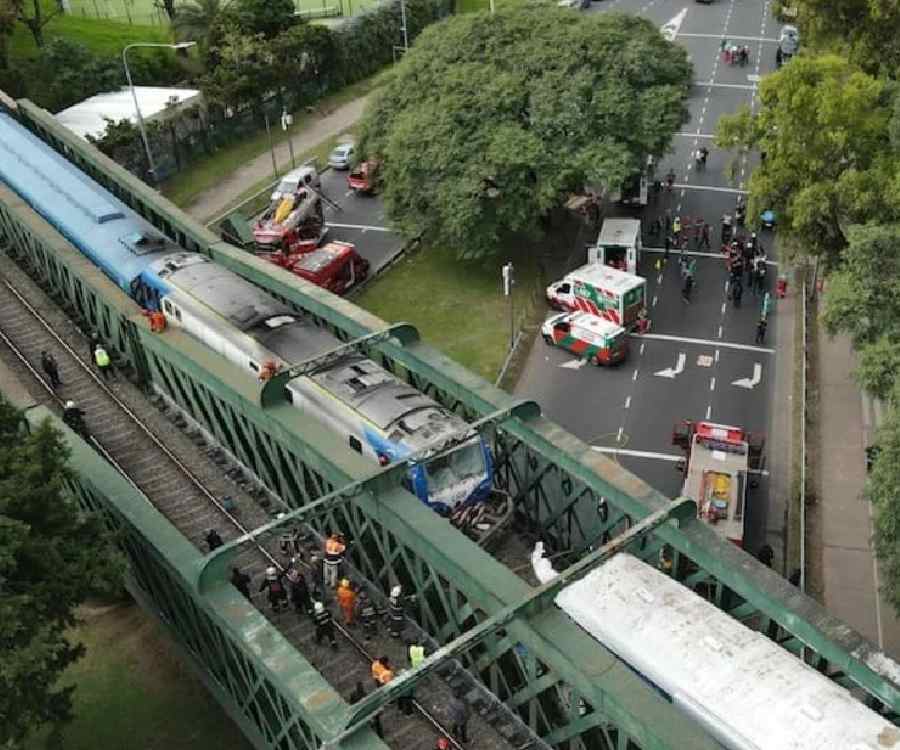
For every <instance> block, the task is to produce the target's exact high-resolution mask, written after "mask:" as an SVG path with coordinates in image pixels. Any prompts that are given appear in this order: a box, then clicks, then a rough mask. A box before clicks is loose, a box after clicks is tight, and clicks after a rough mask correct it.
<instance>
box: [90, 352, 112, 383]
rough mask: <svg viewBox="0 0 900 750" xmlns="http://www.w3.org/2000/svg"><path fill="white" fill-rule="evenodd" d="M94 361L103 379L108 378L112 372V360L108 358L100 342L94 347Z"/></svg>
mask: <svg viewBox="0 0 900 750" xmlns="http://www.w3.org/2000/svg"><path fill="white" fill-rule="evenodd" d="M94 362H95V363H96V364H97V369H98V370H100V374H101V375H103V378H104V380H109V379H110V377H111V376H112V374H113V372H112V361H111V360H110V358H109V354H108V353H107V352H106V349H104V348H103V347H102V346H101V345H100V344H97V347H96V348H95V349H94Z"/></svg>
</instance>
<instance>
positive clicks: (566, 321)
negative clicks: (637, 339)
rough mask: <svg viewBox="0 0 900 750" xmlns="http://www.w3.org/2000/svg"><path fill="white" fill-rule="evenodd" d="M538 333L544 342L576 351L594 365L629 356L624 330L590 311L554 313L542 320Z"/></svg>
mask: <svg viewBox="0 0 900 750" xmlns="http://www.w3.org/2000/svg"><path fill="white" fill-rule="evenodd" d="M541 336H543V337H544V341H545V342H546V343H547V344H549V345H551V346H558V347H560V348H561V349H565V350H566V351H569V352H572V354H577V355H578V356H579V357H581V358H582V359H586V360H587V361H588V362H592V363H593V364H595V365H614V364H616V363H618V362H622V361H623V360H624V359H625V358H626V357H627V356H628V333H627V331H626V330H625V329H624V328H622V326H619V325H616V324H615V323H611V322H610V321H608V320H606V319H605V318H600V317H598V316H596V315H591V314H590V313H584V312H577V313H562V314H561V315H553V316H552V317H550V318H548V319H547V320H546V321H544V325H543V326H542V328H541Z"/></svg>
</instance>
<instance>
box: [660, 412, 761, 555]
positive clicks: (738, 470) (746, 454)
mask: <svg viewBox="0 0 900 750" xmlns="http://www.w3.org/2000/svg"><path fill="white" fill-rule="evenodd" d="M672 444H673V445H677V446H678V447H680V448H681V449H682V450H683V451H684V453H685V458H684V461H683V462H680V463H679V469H680V470H682V471H684V487H683V489H682V491H681V494H682V495H684V496H685V497H689V498H691V499H692V500H693V501H694V502H696V503H697V516H698V517H699V518H700V519H701V520H703V521H705V522H706V523H708V524H710V525H711V526H712V527H713V529H714V530H715V531H716V532H717V533H719V534H720V535H722V536H724V537H725V538H726V539H728V540H729V541H732V542H734V543H735V544H737V545H738V546H739V547H742V546H743V543H744V532H745V527H746V523H747V495H748V493H749V491H750V489H751V488H753V487H756V485H757V484H758V482H757V481H756V480H755V479H754V478H753V476H754V475H755V474H758V473H759V471H761V470H762V466H763V462H764V459H763V448H764V447H765V439H764V438H762V437H761V436H759V435H752V434H750V433H747V432H746V431H745V430H743V429H741V428H740V427H730V426H728V425H722V424H715V423H714V422H702V421H701V422H694V421H692V420H689V419H685V420H683V421H682V422H681V423H680V424H678V425H676V426H675V429H674V431H673V433H672Z"/></svg>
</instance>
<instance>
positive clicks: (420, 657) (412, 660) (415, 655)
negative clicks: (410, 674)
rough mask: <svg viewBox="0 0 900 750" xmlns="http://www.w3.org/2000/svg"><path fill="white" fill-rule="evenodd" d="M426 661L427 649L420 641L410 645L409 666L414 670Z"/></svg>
mask: <svg viewBox="0 0 900 750" xmlns="http://www.w3.org/2000/svg"><path fill="white" fill-rule="evenodd" d="M423 661H425V647H424V646H423V645H422V644H421V643H420V642H419V641H413V642H412V643H410V644H409V666H410V667H411V668H412V669H416V668H418V666H419V665H420V664H421V663H422V662H423Z"/></svg>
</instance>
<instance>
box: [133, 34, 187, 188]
mask: <svg viewBox="0 0 900 750" xmlns="http://www.w3.org/2000/svg"><path fill="white" fill-rule="evenodd" d="M196 44H197V42H178V43H177V44H163V43H161V42H135V43H134V44H129V45H126V46H125V48H124V49H123V50H122V64H123V65H124V66H125V79H126V80H127V81H128V87H129V88H130V89H131V98H132V99H133V100H134V111H135V114H136V115H137V121H138V128H139V129H140V131H141V140H142V141H143V142H144V151H145V152H146V154H147V169H148V171H149V173H150V179H151V180H152V182H153V184H154V185H156V165H155V164H154V163H153V153H152V152H151V151H150V141H149V139H148V138H147V128H146V127H144V117H143V115H141V107H140V105H139V104H138V98H137V91H135V90H134V83H133V82H132V80H131V71H130V70H129V69H128V50H130V49H132V48H133V47H164V48H166V49H188V48H189V47H194V46H195V45H196Z"/></svg>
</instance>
